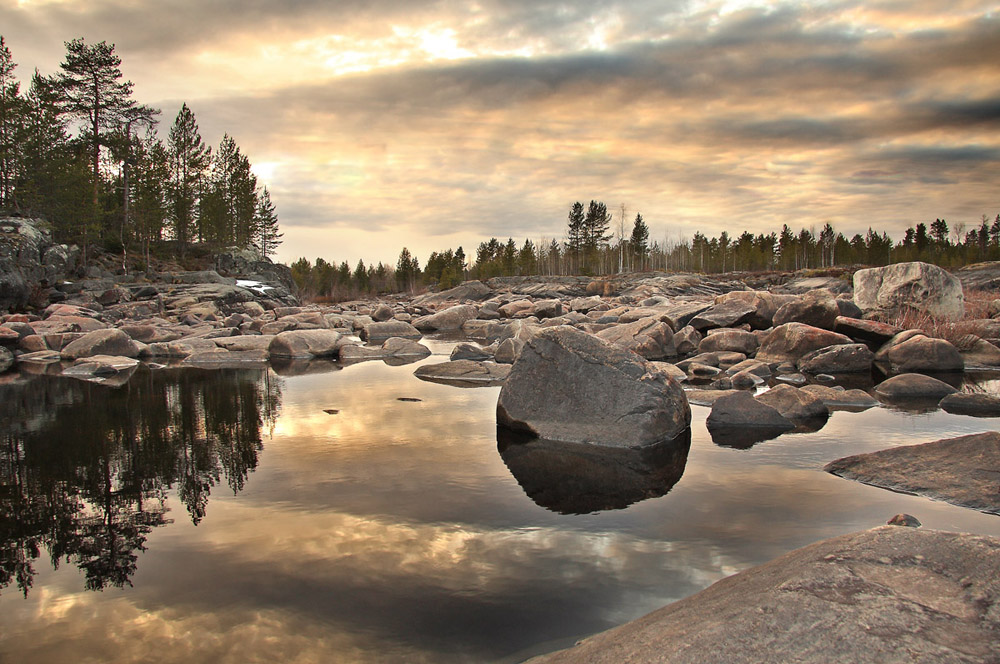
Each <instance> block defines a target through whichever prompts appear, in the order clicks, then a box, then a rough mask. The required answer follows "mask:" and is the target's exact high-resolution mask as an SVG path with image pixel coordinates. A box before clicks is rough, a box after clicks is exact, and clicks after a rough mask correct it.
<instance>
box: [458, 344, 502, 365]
mask: <svg viewBox="0 0 1000 664" xmlns="http://www.w3.org/2000/svg"><path fill="white" fill-rule="evenodd" d="M450 359H451V360H452V361H453V362H454V361H455V360H472V361H474V362H482V361H484V360H492V359H493V353H492V352H491V351H488V350H485V349H484V348H481V347H480V346H477V345H476V344H470V343H464V342H463V343H460V344H456V345H455V347H454V348H452V349H451V355H450Z"/></svg>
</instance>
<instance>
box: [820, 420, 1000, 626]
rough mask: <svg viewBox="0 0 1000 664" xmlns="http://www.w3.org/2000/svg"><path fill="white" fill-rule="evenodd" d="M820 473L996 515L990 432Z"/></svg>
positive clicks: (892, 451)
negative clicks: (831, 474)
mask: <svg viewBox="0 0 1000 664" xmlns="http://www.w3.org/2000/svg"><path fill="white" fill-rule="evenodd" d="M825 470H826V471H827V472H829V473H833V474H834V475H839V476H840V477H845V478H847V479H852V480H857V481H859V482H864V483H865V484H871V485H873V486H877V487H881V488H883V489H890V490H892V491H899V492H901V493H910V494H916V495H918V496H926V497H928V498H934V499H935V500H944V501H946V502H949V503H952V504H954V505H959V506H961V507H971V508H972V509H975V510H979V511H981V512H988V513H990V514H1000V433H998V432H996V431H987V432H986V433H976V434H972V435H969V436H960V437H958V438H946V439H943V440H937V441H934V442H933V443H924V444H922V445H906V446H904V447H893V448H889V449H886V450H881V451H878V452H872V453H870V454H858V455H855V456H849V457H844V458H843V459H837V460H836V461H832V462H830V463H828V464H827V465H826V468H825ZM998 643H1000V641H998Z"/></svg>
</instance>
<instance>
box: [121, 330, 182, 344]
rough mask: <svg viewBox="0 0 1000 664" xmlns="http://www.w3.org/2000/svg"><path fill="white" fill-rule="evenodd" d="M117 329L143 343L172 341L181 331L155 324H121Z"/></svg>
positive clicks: (179, 336)
mask: <svg viewBox="0 0 1000 664" xmlns="http://www.w3.org/2000/svg"><path fill="white" fill-rule="evenodd" d="M118 329H120V330H121V331H122V332H124V333H125V334H127V335H128V336H130V337H131V338H132V339H133V340H134V341H141V342H142V343H144V344H152V343H158V342H167V341H174V340H175V339H180V338H181V333H180V332H178V331H177V330H171V329H165V328H162V327H159V326H157V325H122V326H121V327H120V328H118Z"/></svg>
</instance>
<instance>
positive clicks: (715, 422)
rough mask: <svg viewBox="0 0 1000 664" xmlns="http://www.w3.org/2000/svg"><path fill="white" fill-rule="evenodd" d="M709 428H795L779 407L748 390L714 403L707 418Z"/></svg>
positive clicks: (781, 429) (786, 429) (783, 429)
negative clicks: (767, 402)
mask: <svg viewBox="0 0 1000 664" xmlns="http://www.w3.org/2000/svg"><path fill="white" fill-rule="evenodd" d="M706 424H707V425H708V428H709V429H710V430H711V429H722V428H735V427H738V428H748V427H750V428H756V427H759V428H762V429H772V430H778V431H790V430H792V429H794V428H795V425H794V424H792V423H791V422H790V421H789V420H788V419H787V418H785V417H784V416H783V415H782V414H781V413H779V412H778V411H777V409H775V408H773V407H771V406H769V405H767V404H766V403H764V402H762V401H758V400H757V399H755V398H754V397H753V396H751V395H750V394H749V393H748V392H742V391H739V392H734V393H733V394H730V395H727V396H725V397H723V398H721V399H717V400H716V401H715V403H713V404H712V412H711V413H709V415H708V419H707V420H706Z"/></svg>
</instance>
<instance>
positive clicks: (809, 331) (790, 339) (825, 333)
mask: <svg viewBox="0 0 1000 664" xmlns="http://www.w3.org/2000/svg"><path fill="white" fill-rule="evenodd" d="M849 343H851V340H850V339H849V338H847V337H845V336H844V335H843V334H837V333H836V332H831V331H829V330H823V329H820V328H818V327H813V326H812V325H806V324H805V323H785V324H784V325H781V326H779V327H776V328H774V329H773V330H771V332H770V333H769V334H768V335H767V336H766V337H765V338H764V341H763V342H762V343H761V345H760V350H758V351H757V359H758V360H764V361H766V362H797V361H798V360H799V359H800V358H802V357H803V356H804V355H806V354H807V353H810V352H812V351H814V350H819V349H820V348H826V347H827V346H837V345H840V344H849Z"/></svg>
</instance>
